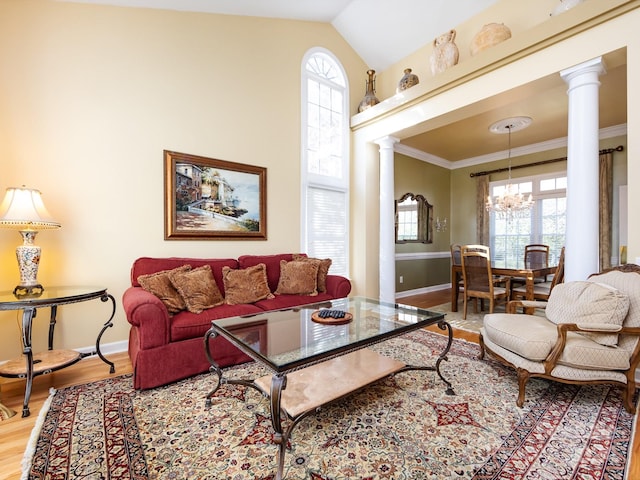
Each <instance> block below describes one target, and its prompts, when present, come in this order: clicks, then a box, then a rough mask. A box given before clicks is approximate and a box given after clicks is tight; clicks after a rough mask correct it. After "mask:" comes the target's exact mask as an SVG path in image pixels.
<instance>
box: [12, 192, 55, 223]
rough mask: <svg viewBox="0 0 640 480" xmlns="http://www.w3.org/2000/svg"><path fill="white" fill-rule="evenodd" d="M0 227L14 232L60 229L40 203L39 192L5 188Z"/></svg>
mask: <svg viewBox="0 0 640 480" xmlns="http://www.w3.org/2000/svg"><path fill="white" fill-rule="evenodd" d="M0 227H4V228H13V229H16V230H46V229H53V228H60V224H59V223H58V222H56V221H55V220H53V218H51V215H50V214H49V212H48V211H47V209H46V208H45V206H44V203H43V202H42V197H41V196H40V191H39V190H35V189H32V188H26V187H21V188H7V192H6V194H5V196H4V200H2V204H1V205H0Z"/></svg>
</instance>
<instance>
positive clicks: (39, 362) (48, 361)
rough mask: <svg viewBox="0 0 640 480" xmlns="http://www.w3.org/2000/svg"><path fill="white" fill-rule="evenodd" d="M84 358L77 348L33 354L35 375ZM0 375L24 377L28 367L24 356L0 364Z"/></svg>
mask: <svg viewBox="0 0 640 480" xmlns="http://www.w3.org/2000/svg"><path fill="white" fill-rule="evenodd" d="M81 358H82V354H81V353H80V352H77V351H75V350H47V351H45V352H40V353H36V354H34V355H33V376H34V377H35V376H37V375H42V374H44V373H48V372H53V371H55V370H59V369H61V368H65V367H68V366H69V365H73V364H74V363H76V362H77V361H78V360H80V359H81ZM0 375H1V376H3V377H14V378H24V377H26V376H27V367H26V364H25V359H24V357H18V358H14V359H13V360H9V361H8V362H6V363H4V364H2V365H0Z"/></svg>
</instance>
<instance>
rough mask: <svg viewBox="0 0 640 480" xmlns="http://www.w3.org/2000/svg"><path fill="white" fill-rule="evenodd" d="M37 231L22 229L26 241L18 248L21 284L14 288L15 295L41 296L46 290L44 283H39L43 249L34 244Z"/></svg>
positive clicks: (17, 255) (17, 256) (21, 232)
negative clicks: (39, 268)
mask: <svg viewBox="0 0 640 480" xmlns="http://www.w3.org/2000/svg"><path fill="white" fill-rule="evenodd" d="M37 233H38V232H34V231H20V234H21V235H22V239H23V241H24V243H23V244H22V245H20V246H18V247H17V248H16V258H17V259H18V268H19V270H20V284H19V285H18V286H17V287H16V288H14V289H13V294H14V295H15V296H19V297H26V296H39V295H42V292H43V291H44V288H43V287H42V285H40V284H39V283H38V267H39V266H40V253H41V249H40V247H38V246H37V245H34V244H33V241H34V240H35V237H36V234H37Z"/></svg>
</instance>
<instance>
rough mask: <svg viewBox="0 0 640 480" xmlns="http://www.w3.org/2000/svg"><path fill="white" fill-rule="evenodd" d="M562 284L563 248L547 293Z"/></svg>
mask: <svg viewBox="0 0 640 480" xmlns="http://www.w3.org/2000/svg"><path fill="white" fill-rule="evenodd" d="M562 282H564V247H562V250H560V258H558V267H557V268H556V273H555V275H554V276H553V279H552V280H551V285H550V286H549V293H551V290H553V287H555V286H556V285H557V284H559V283H562Z"/></svg>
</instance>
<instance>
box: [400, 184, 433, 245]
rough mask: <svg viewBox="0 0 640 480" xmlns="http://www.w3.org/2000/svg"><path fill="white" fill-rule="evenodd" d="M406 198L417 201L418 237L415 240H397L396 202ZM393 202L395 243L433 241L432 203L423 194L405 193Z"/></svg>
mask: <svg viewBox="0 0 640 480" xmlns="http://www.w3.org/2000/svg"><path fill="white" fill-rule="evenodd" d="M408 198H410V199H412V200H415V201H417V202H418V238H417V239H416V240H398V204H399V203H402V202H404V201H405V200H407V199H408ZM394 204H395V240H396V243H433V205H431V204H430V203H429V202H428V201H427V199H426V198H424V196H423V195H414V194H413V193H405V194H404V195H403V196H402V197H401V198H400V200H396V201H395V202H394Z"/></svg>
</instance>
